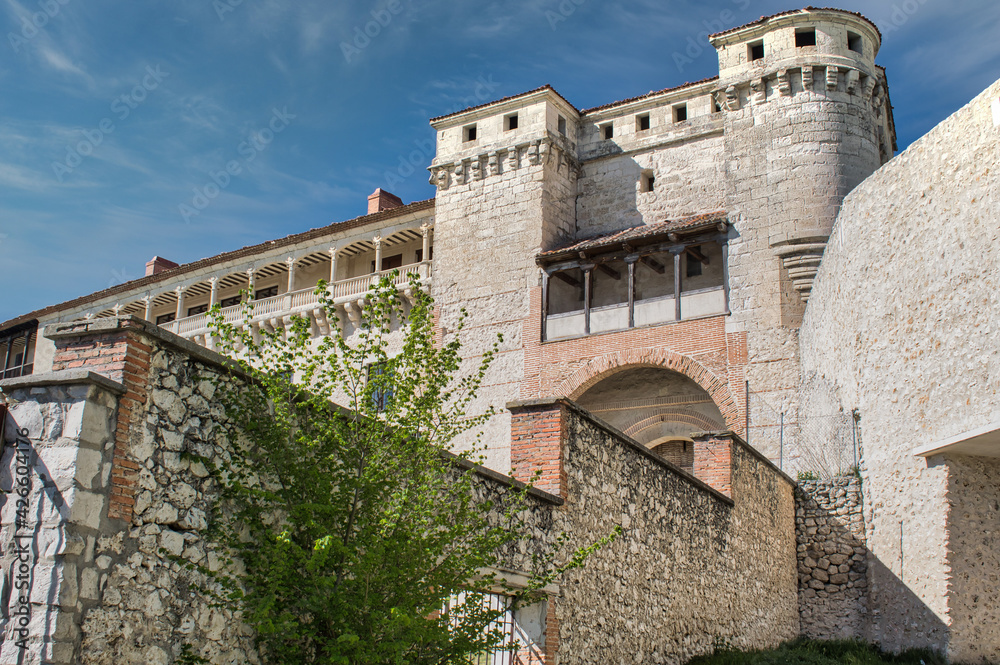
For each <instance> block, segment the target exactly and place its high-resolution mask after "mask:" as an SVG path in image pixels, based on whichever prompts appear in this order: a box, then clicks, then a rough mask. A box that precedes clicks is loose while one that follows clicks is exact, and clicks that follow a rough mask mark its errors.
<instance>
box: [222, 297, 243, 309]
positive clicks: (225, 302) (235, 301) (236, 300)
mask: <svg viewBox="0 0 1000 665" xmlns="http://www.w3.org/2000/svg"><path fill="white" fill-rule="evenodd" d="M241 299H242V296H232V297H231V298H223V299H222V300H220V301H219V306H220V307H223V308H225V307H232V306H234V305H239V304H240V302H241Z"/></svg>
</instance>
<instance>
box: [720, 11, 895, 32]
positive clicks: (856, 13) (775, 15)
mask: <svg viewBox="0 0 1000 665" xmlns="http://www.w3.org/2000/svg"><path fill="white" fill-rule="evenodd" d="M804 11H807V12H837V13H839V14H850V15H851V16H857V17H858V18H860V19H862V20H864V21H866V22H868V23H870V24H871V26H872V27H873V28H875V32H877V33H878V36H879V39H881V38H882V31H880V30H879V29H878V26H877V25H875V22H874V21H872V20H871V19H870V18H868V17H867V16H864V15H863V14H860V13H858V12H851V11H848V10H846V9H837V8H836V7H806V8H804V9H792V10H789V11H787V12H779V13H777V14H771V15H770V16H761V17H760V18H759V19H757V20H756V21H751V22H750V23H747V24H745V25H741V26H737V27H735V28H730V29H729V30H723V31H722V32H716V33H715V34H713V35H709V36H708V38H709V39H712V38H713V37H721V36H722V35H728V34H729V33H731V32H736V31H737V30H742V29H743V28H749V27H750V26H752V25H760V24H762V23H766V22H767V21H770V20H771V19H772V18H778V17H780V16H791V15H792V14H799V13H801V12H804Z"/></svg>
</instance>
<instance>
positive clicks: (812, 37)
mask: <svg viewBox="0 0 1000 665" xmlns="http://www.w3.org/2000/svg"><path fill="white" fill-rule="evenodd" d="M795 46H796V47H797V48H802V47H803V46H816V28H804V29H802V30H796V31H795Z"/></svg>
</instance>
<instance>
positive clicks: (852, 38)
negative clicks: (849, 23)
mask: <svg viewBox="0 0 1000 665" xmlns="http://www.w3.org/2000/svg"><path fill="white" fill-rule="evenodd" d="M847 48H849V49H851V50H852V51H854V52H855V53H864V52H865V43H864V41H863V40H862V39H861V35H857V34H855V33H853V32H848V33H847Z"/></svg>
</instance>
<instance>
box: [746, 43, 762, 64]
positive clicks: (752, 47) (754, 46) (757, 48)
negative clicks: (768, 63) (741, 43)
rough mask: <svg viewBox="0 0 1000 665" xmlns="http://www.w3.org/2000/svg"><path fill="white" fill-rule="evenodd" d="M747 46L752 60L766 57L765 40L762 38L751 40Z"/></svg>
mask: <svg viewBox="0 0 1000 665" xmlns="http://www.w3.org/2000/svg"><path fill="white" fill-rule="evenodd" d="M747 48H748V51H749V56H750V62H753V61H754V60H763V59H764V42H763V41H762V40H758V41H756V42H751V43H750V44H749V45H748V47H747Z"/></svg>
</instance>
